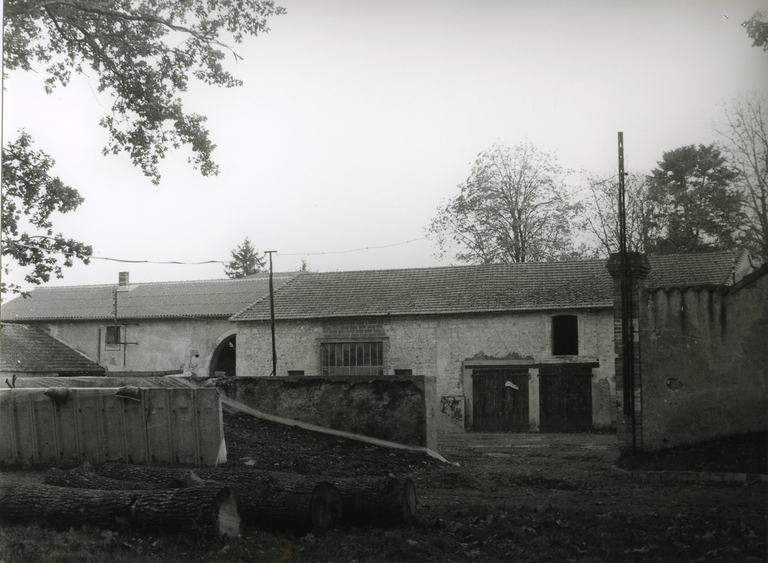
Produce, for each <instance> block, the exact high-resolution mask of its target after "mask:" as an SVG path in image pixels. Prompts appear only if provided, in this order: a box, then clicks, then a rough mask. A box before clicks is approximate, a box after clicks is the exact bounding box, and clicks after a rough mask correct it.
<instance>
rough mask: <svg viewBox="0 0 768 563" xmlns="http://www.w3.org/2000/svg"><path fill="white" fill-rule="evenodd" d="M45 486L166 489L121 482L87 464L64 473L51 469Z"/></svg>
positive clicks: (138, 483) (152, 485)
mask: <svg viewBox="0 0 768 563" xmlns="http://www.w3.org/2000/svg"><path fill="white" fill-rule="evenodd" d="M45 484H46V485H55V486H57V487H72V488H76V489H98V490H101V491H137V490H153V489H165V488H168V487H166V486H165V485H162V484H160V483H151V482H146V481H145V482H139V481H123V480H121V479H112V478H111V477H104V476H102V475H99V474H98V473H96V470H95V469H94V468H93V466H92V465H91V464H90V463H89V462H87V461H86V462H85V463H83V464H82V465H80V466H78V467H75V468H74V469H70V470H69V471H64V470H62V469H57V468H55V467H51V468H50V469H49V470H48V471H47V472H46V474H45Z"/></svg>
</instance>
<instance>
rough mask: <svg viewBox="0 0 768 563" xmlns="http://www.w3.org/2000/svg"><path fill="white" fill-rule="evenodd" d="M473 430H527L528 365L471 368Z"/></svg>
mask: <svg viewBox="0 0 768 563" xmlns="http://www.w3.org/2000/svg"><path fill="white" fill-rule="evenodd" d="M472 396H473V425H472V429H473V430H474V431H475V432H527V431H528V428H529V424H530V422H529V420H528V368H527V367H498V368H497V367H493V368H490V367H489V368H475V369H473V370H472Z"/></svg>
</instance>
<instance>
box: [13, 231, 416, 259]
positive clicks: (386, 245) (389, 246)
mask: <svg viewBox="0 0 768 563" xmlns="http://www.w3.org/2000/svg"><path fill="white" fill-rule="evenodd" d="M420 240H427V237H420V238H415V239H411V240H406V241H404V242H396V243H394V244H385V245H381V246H364V247H361V248H353V249H350V250H332V251H328V252H289V253H281V254H280V256H321V255H326V254H348V253H350V252H360V251H361V250H375V249H379V248H391V247H393V246H403V245H405V244H410V243H412V242H417V241H420ZM14 244H15V246H20V247H22V248H29V249H32V250H37V249H39V247H37V246H33V245H29V244H21V243H14ZM88 258H89V259H91V260H106V261H109V262H121V263H124V264H161V265H162V264H168V265H177V266H201V265H204V264H229V262H230V261H226V260H204V261H202V262H181V261H178V260H128V259H125V258H112V257H109V256H89V257H88Z"/></svg>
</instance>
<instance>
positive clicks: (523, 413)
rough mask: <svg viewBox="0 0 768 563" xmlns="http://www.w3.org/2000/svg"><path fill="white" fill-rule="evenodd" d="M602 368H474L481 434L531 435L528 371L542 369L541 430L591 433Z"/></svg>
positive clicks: (476, 416)
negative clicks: (595, 373) (596, 372)
mask: <svg viewBox="0 0 768 563" xmlns="http://www.w3.org/2000/svg"><path fill="white" fill-rule="evenodd" d="M596 366H597V364H584V363H581V364H551V365H542V364H538V365H536V366H533V365H531V366H493V367H480V368H473V370H472V397H473V399H472V406H473V414H472V418H473V424H472V429H473V430H474V431H475V432H528V430H530V418H529V411H528V401H529V392H530V389H529V384H528V369H529V368H531V367H536V368H538V370H539V378H538V379H539V385H538V397H535V396H534V397H533V399H534V401H536V402H538V405H539V417H538V418H539V430H540V431H541V432H588V431H589V430H591V429H592V368H593V367H596Z"/></svg>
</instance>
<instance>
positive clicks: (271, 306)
mask: <svg viewBox="0 0 768 563" xmlns="http://www.w3.org/2000/svg"><path fill="white" fill-rule="evenodd" d="M274 252H277V250H267V251H266V254H269V318H270V320H271V323H272V375H277V347H276V346H275V291H274V287H273V285H272V254H273V253H274Z"/></svg>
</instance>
